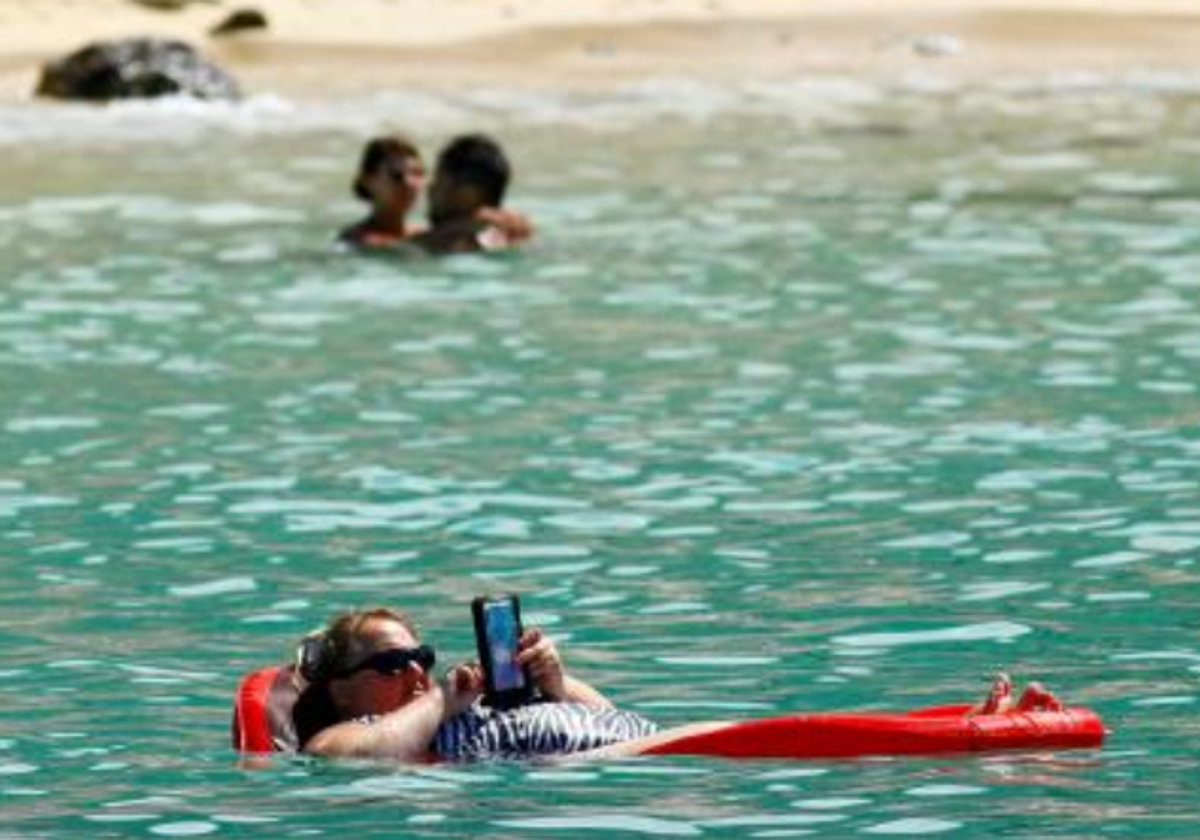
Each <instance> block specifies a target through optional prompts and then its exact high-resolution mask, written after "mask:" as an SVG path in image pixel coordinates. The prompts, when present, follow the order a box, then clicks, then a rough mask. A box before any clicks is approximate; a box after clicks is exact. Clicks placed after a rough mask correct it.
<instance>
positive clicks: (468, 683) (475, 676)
mask: <svg viewBox="0 0 1200 840" xmlns="http://www.w3.org/2000/svg"><path fill="white" fill-rule="evenodd" d="M482 693H483V669H482V668H480V667H479V664H478V663H476V662H466V663H463V664H462V665H455V666H454V667H453V668H451V669H450V670H449V671H447V672H446V676H445V677H444V678H443V679H442V695H443V697H444V702H445V704H446V712H445V715H444V717H445V718H446V719H449V718H452V717H454V716H456V715H459V714H461V713H462V712H464V711H466V710H467V708H468V707H470V705H471V704H472V703H474V702H475V701H476V700H477V699H479V695H480V694H482Z"/></svg>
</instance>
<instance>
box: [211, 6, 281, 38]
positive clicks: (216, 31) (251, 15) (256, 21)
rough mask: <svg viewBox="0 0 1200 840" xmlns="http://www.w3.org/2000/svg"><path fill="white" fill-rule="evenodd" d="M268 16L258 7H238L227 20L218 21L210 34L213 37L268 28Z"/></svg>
mask: <svg viewBox="0 0 1200 840" xmlns="http://www.w3.org/2000/svg"><path fill="white" fill-rule="evenodd" d="M266 28H267V16H266V15H264V14H263V13H262V12H260V11H259V10H258V9H238V10H237V11H235V12H233V13H232V14H231V15H229V17H227V18H225V20H223V21H221V22H220V23H218V24H217V25H216V26H214V27H213V28H212V29H210V30H208V34H209V35H212V36H213V37H218V38H219V37H221V36H223V35H232V34H233V33H234V32H246V31H247V30H251V29H266Z"/></svg>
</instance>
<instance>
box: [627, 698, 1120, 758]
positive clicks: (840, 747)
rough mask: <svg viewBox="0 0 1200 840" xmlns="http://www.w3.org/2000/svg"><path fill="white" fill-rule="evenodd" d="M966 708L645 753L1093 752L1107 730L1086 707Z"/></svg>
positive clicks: (853, 717)
mask: <svg viewBox="0 0 1200 840" xmlns="http://www.w3.org/2000/svg"><path fill="white" fill-rule="evenodd" d="M970 708H971V707H970V706H969V705H958V706H935V707H932V708H928V709H918V710H916V711H912V712H907V713H887V712H858V713H847V712H835V713H828V714H811V715H785V716H782V717H773V718H764V719H762V720H750V721H745V722H743V723H732V724H729V725H728V726H725V727H721V728H718V729H715V730H712V731H710V732H704V733H700V734H695V735H683V736H681V737H680V738H678V739H676V740H674V741H670V742H668V743H665V744H659V745H657V746H655V747H651V748H650V749H648V750H646V752H645V754H646V755H702V756H703V755H711V756H721V757H723V758H793V759H802V758H857V757H865V756H887V755H893V756H902V755H909V756H912V755H931V756H932V755H952V754H955V753H959V754H961V753H975V752H987V751H993V750H1063V749H1087V748H1094V747H1099V746H1100V745H1101V744H1103V743H1104V736H1105V735H1106V734H1107V730H1106V729H1105V727H1104V723H1103V722H1102V721H1101V720H1100V717H1099V716H1098V715H1097V714H1096V713H1095V712H1093V711H1091V710H1090V709H1084V708H1067V709H1064V710H1062V711H1060V712H1003V713H1000V714H994V715H973V716H967V712H968V711H969V710H970Z"/></svg>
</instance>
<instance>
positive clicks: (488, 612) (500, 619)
mask: <svg viewBox="0 0 1200 840" xmlns="http://www.w3.org/2000/svg"><path fill="white" fill-rule="evenodd" d="M483 620H484V627H485V628H486V634H487V644H488V652H489V653H490V659H491V662H492V680H493V682H494V683H495V689H496V691H512V690H514V689H522V688H524V687H525V670H524V669H523V668H522V667H521V666H520V665H519V664H518V663H517V643H518V642H519V641H520V625H519V622H518V620H517V613H516V610H515V609H514V606H513V602H512V601H511V600H508V599H505V600H500V601H489V602H487V603H485V604H484V605H483Z"/></svg>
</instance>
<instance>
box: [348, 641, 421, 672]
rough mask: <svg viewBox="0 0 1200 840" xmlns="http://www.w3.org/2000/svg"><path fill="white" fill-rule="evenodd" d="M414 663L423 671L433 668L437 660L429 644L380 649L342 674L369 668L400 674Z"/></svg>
mask: <svg viewBox="0 0 1200 840" xmlns="http://www.w3.org/2000/svg"><path fill="white" fill-rule="evenodd" d="M414 662H415V663H416V664H417V665H419V666H420V667H421V670H422V671H424V672H425V673H429V672H430V671H431V670H433V666H434V664H435V663H436V662H437V654H435V653H434V651H433V648H431V647H430V646H429V645H418V646H417V647H415V648H391V649H389V650H381V651H378V652H376V653H373V654H371V655H370V656H368V657H367V658H366V659H364V660H363V661H362V662H359V663H358V664H357V665H355V666H354V667H353V668H350V669H349V670H348V671H346V672H345V673H343V674H342V676H343V677H349V676H352V675H354V674H357V673H358V672H359V671H366V670H368V669H369V670H371V671H374V672H375V673H376V674H381V675H388V674H402V673H404V671H406V670H408V666H409V665H411V664H412V663H414Z"/></svg>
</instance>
